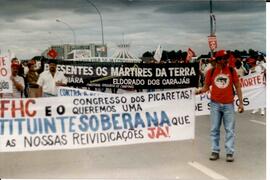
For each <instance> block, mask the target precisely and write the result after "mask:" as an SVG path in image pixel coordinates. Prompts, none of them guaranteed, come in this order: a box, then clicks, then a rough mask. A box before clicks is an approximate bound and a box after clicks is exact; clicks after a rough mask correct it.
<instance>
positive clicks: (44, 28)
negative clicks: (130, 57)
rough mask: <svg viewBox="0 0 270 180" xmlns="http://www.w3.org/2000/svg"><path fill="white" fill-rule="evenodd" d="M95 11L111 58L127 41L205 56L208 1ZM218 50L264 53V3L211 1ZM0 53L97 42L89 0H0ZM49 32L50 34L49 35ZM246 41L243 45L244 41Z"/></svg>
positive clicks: (126, 1) (122, 1)
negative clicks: (117, 47) (98, 12)
mask: <svg viewBox="0 0 270 180" xmlns="http://www.w3.org/2000/svg"><path fill="white" fill-rule="evenodd" d="M91 1H92V2H93V3H95V5H96V6H97V7H98V8H99V10H100V12H101V14H102V17H103V25H104V38H105V43H107V44H108V47H109V51H110V54H112V53H113V51H114V50H115V49H116V44H118V43H120V42H122V40H123V34H124V40H125V41H126V42H130V43H131V48H130V50H131V51H132V52H134V54H135V55H137V56H141V55H142V53H143V52H145V51H153V50H155V48H156V47H157V45H158V44H161V45H162V46H163V47H164V48H165V49H167V50H179V49H183V50H185V49H187V48H188V47H191V48H192V49H194V50H195V51H196V52H197V53H208V44H207V36H208V35H209V2H208V1H206V0H201V1H199V0H196V1H194V0H166V1H165V0H163V1H162V0H157V1H156V0H105V1H101V0H91ZM213 10H214V13H215V16H216V19H217V37H218V44H219V45H220V48H221V47H222V48H225V49H229V48H239V49H249V48H253V49H258V50H264V51H265V45H264V44H265V29H266V28H265V24H266V23H265V2H264V1H251V0H249V1H244V0H241V1H240V0H230V1H224V0H222V1H217V0H215V1H214V2H213ZM0 16H1V18H0V24H1V26H0V37H1V46H0V48H1V49H4V50H7V49H11V50H13V51H15V52H16V54H17V55H18V56H19V57H22V58H31V56H34V55H37V53H40V51H42V50H44V49H46V48H47V47H48V46H50V45H52V44H61V43H73V35H72V32H71V31H70V29H68V28H67V26H66V25H64V24H63V23H57V22H56V21H55V20H56V19H60V20H62V21H63V22H65V23H67V24H69V25H70V26H71V27H72V28H73V29H74V31H75V32H76V39H77V42H78V43H83V44H87V43H101V27H100V17H99V15H98V14H97V11H96V9H95V8H94V7H93V6H91V4H89V3H88V2H87V0H72V1H67V0H46V1H45V0H24V1H21V0H6V1H3V0H0ZM48 32H51V33H48ZM245 40H247V42H246V41H245Z"/></svg>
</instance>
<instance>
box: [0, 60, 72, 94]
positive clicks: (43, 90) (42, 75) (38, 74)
mask: <svg viewBox="0 0 270 180" xmlns="http://www.w3.org/2000/svg"><path fill="white" fill-rule="evenodd" d="M56 62H57V61H56V60H50V61H49V68H48V70H46V71H44V61H40V62H37V61H36V60H34V59H32V60H29V61H24V62H22V63H20V61H19V60H18V59H17V58H13V59H12V60H11V77H10V79H11V81H12V93H2V94H0V97H1V98H25V97H26V98H27V97H29V98H37V97H49V96H57V86H65V85H67V78H66V77H65V76H64V74H63V73H62V72H58V71H57V69H56V66H57V63H56Z"/></svg>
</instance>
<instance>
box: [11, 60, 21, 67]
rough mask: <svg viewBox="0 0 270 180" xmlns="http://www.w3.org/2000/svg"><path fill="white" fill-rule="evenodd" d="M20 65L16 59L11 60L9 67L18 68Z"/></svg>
mask: <svg viewBox="0 0 270 180" xmlns="http://www.w3.org/2000/svg"><path fill="white" fill-rule="evenodd" d="M19 67H20V63H19V62H17V61H13V62H12V64H11V68H19Z"/></svg>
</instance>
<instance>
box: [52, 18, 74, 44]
mask: <svg viewBox="0 0 270 180" xmlns="http://www.w3.org/2000/svg"><path fill="white" fill-rule="evenodd" d="M56 22H60V23H63V24H65V25H66V26H67V27H68V28H69V29H70V30H71V31H72V33H73V40H74V46H75V47H76V34H75V31H74V29H73V28H72V27H71V26H70V25H69V24H67V23H65V22H63V21H61V20H59V19H56Z"/></svg>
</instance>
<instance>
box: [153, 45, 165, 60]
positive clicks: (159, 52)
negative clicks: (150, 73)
mask: <svg viewBox="0 0 270 180" xmlns="http://www.w3.org/2000/svg"><path fill="white" fill-rule="evenodd" d="M162 51H163V50H162V48H161V45H158V47H157V49H156V52H155V54H154V59H155V60H157V62H160V60H161V57H162Z"/></svg>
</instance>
